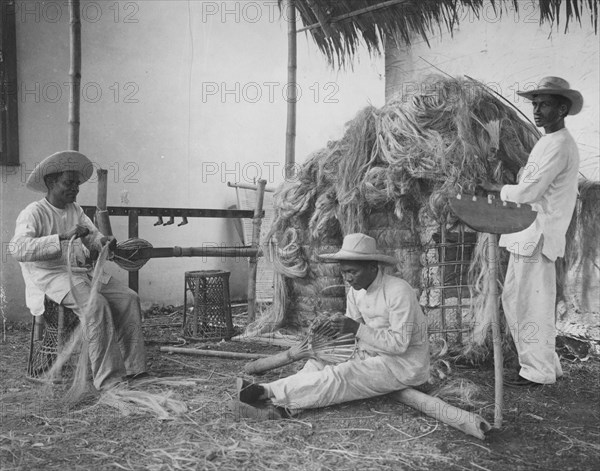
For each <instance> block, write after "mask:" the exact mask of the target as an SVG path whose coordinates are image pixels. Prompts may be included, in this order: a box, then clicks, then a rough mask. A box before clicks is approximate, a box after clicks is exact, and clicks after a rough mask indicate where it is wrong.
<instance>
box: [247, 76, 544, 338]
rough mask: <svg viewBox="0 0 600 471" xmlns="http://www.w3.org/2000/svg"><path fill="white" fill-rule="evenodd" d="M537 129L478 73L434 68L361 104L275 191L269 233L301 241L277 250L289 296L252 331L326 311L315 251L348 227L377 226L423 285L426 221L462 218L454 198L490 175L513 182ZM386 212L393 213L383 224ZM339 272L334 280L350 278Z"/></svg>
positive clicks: (475, 270)
mask: <svg viewBox="0 0 600 471" xmlns="http://www.w3.org/2000/svg"><path fill="white" fill-rule="evenodd" d="M538 137H539V134H538V132H537V130H536V129H535V128H534V127H533V126H531V125H530V124H529V123H526V122H524V121H522V120H521V119H520V118H519V116H518V114H517V112H516V111H515V109H514V108H512V107H510V106H508V105H507V104H506V103H504V102H502V101H500V100H499V99H498V98H497V97H496V96H495V95H493V94H491V93H490V92H489V91H487V90H486V89H485V88H483V87H482V86H481V85H480V84H479V83H478V82H476V81H473V80H465V79H459V78H456V79H454V78H447V77H440V76H432V77H429V78H428V79H427V80H426V81H425V82H424V83H423V84H422V86H421V91H420V92H419V93H417V94H415V95H412V96H398V97H396V98H393V99H392V100H390V101H389V102H388V103H387V104H386V105H385V106H383V107H382V108H379V109H377V108H375V107H373V106H368V107H366V108H364V109H363V110H361V111H359V113H358V114H357V115H356V117H355V118H354V119H353V120H352V121H350V122H349V123H347V126H346V131H345V133H344V135H343V137H342V138H341V139H340V140H338V141H330V142H328V143H327V146H326V147H325V148H323V149H321V150H319V151H317V152H315V153H313V154H312V155H311V156H309V157H308V159H307V160H306V162H305V163H304V165H303V166H302V168H301V170H300V172H299V173H298V175H297V178H295V179H293V180H288V181H286V182H284V183H283V184H282V185H281V186H280V187H279V188H278V190H277V191H276V193H275V195H274V206H275V213H276V215H275V219H274V222H273V225H272V227H271V230H270V233H269V236H268V239H269V240H270V242H271V244H273V246H275V247H278V248H283V247H288V246H289V248H290V249H293V250H284V251H282V250H272V251H271V257H272V258H273V259H274V265H275V269H276V270H277V272H278V273H279V274H280V275H281V276H282V278H281V279H280V280H279V281H278V283H279V284H282V283H283V284H285V290H281V291H282V292H283V291H285V293H286V296H285V297H283V296H280V297H278V298H276V299H275V303H274V306H272V308H271V309H270V310H267V311H266V312H265V313H264V314H263V316H262V318H259V319H258V320H257V322H256V323H255V324H253V325H251V326H250V329H249V330H251V331H254V332H259V331H261V330H262V331H264V330H267V329H268V330H274V328H277V327H282V326H289V325H294V324H295V323H297V319H295V316H300V317H302V316H306V315H312V316H313V317H315V316H317V315H319V314H321V313H322V312H323V311H324V310H325V309H323V307H322V304H323V303H322V301H321V296H322V293H320V292H316V291H315V288H314V286H315V285H317V281H316V280H317V279H318V278H319V275H318V274H316V273H315V271H316V265H315V264H316V263H317V262H316V260H318V258H315V257H314V256H313V255H314V254H315V253H316V252H317V249H318V248H319V247H321V246H323V245H328V246H337V247H339V246H340V245H341V242H342V238H343V236H344V235H345V234H349V233H353V232H364V233H367V234H369V233H370V231H372V234H373V236H374V237H375V238H376V239H377V243H378V246H379V247H382V248H383V250H384V251H385V252H386V253H389V254H391V255H396V256H397V257H399V259H398V261H399V265H398V266H397V267H396V269H397V270H400V271H401V274H402V276H404V277H408V279H409V280H410V281H411V282H412V283H415V281H416V280H418V279H419V277H418V276H415V272H416V271H417V270H419V269H420V268H421V267H420V262H419V260H420V257H418V256H414V255H412V254H413V253H415V252H416V253H418V252H419V251H421V252H422V251H423V249H422V247H419V244H420V243H423V242H424V241H423V237H422V234H423V233H424V232H425V228H426V225H428V224H429V225H431V222H434V223H435V224H446V225H447V227H452V226H453V225H454V224H455V223H456V222H457V221H456V218H455V217H454V216H453V215H452V214H451V213H450V211H449V208H448V202H447V201H448V197H450V196H452V197H453V196H454V195H456V194H457V193H464V194H475V192H476V187H477V185H478V183H480V182H481V181H482V180H490V181H494V182H502V183H514V182H515V181H516V176H517V172H518V170H519V168H520V167H521V166H523V165H524V164H525V162H526V160H527V156H528V154H529V152H530V150H531V149H532V147H533V145H534V144H535V142H536V141H537V139H538ZM386 214H387V216H386ZM373 215H377V216H375V219H377V220H379V223H377V221H374V218H373ZM388 217H391V218H393V221H390V223H389V225H388V227H387V228H386V227H381V226H382V225H383V224H382V223H381V221H385V219H386V218H388ZM382 218H383V219H382ZM291 230H293V232H290V231H291ZM292 235H293V236H292ZM425 242H427V241H425ZM408 252H410V253H408ZM321 253H322V252H321ZM476 259H477V260H478V262H477V263H479V262H481V260H482V259H483V257H476ZM407 264H409V265H411V266H407ZM400 265H402V266H400ZM480 272H481V265H480V264H479V265H477V264H476V265H474V266H473V267H472V275H473V276H474V279H477V277H478V274H479V273H480ZM336 279H337V282H335V279H333V280H331V281H332V285H339V284H342V283H343V281H342V279H341V276H339V275H338V277H337V278H336ZM309 286H311V287H312V288H311V289H312V291H311V289H309ZM298 287H300V288H301V289H299V288H298ZM414 287H415V288H416V289H418V290H421V289H423V286H414ZM280 289H281V288H280ZM298 291H302V293H298ZM481 295H482V294H481V293H477V292H475V293H474V296H481ZM284 299H285V302H286V304H285V305H284V306H281V305H278V301H280V300H281V301H282V300H284ZM343 299H344V298H340V300H341V301H342V302H343ZM307 300H311V303H309V302H307ZM342 308H343V306H342ZM342 311H343V309H342ZM477 314H478V313H475V315H477ZM303 325H306V324H303Z"/></svg>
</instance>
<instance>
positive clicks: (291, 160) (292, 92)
mask: <svg viewBox="0 0 600 471" xmlns="http://www.w3.org/2000/svg"><path fill="white" fill-rule="evenodd" d="M287 16H288V18H287V20H288V80H287V87H288V91H287V128H286V132H285V177H286V179H288V178H293V177H294V165H295V163H296V101H297V100H298V96H297V90H296V87H297V83H296V71H297V68H298V67H297V56H298V54H297V47H296V1H295V0H287Z"/></svg>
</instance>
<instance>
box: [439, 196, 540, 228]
mask: <svg viewBox="0 0 600 471" xmlns="http://www.w3.org/2000/svg"><path fill="white" fill-rule="evenodd" d="M449 202H450V208H451V209H452V211H453V212H454V214H456V216H457V217H458V218H459V219H460V220H461V221H463V222H464V223H465V224H466V225H467V226H469V227H470V228H471V229H474V230H476V231H479V232H487V233H489V234H510V233H513V232H519V231H522V230H523V229H526V228H528V227H529V226H530V225H531V224H533V221H535V218H536V216H537V212H535V211H533V210H532V209H531V206H530V205H528V204H516V203H511V202H509V201H501V200H499V199H495V198H483V197H478V196H468V195H457V196H456V198H450V201H449Z"/></svg>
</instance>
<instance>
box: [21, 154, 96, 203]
mask: <svg viewBox="0 0 600 471" xmlns="http://www.w3.org/2000/svg"><path fill="white" fill-rule="evenodd" d="M67 171H75V172H77V173H79V183H80V184H81V183H84V182H86V181H88V180H89V179H90V177H91V176H92V173H93V172H94V165H93V164H92V162H91V160H90V159H88V158H87V157H86V156H85V155H83V154H82V153H81V152H77V151H74V150H63V151H61V152H57V153H56V154H52V155H51V156H49V157H46V158H45V159H44V160H42V161H41V162H40V163H39V164H37V165H36V167H35V168H34V169H33V172H32V173H31V175H29V178H28V179H27V183H26V185H25V186H26V187H27V188H29V189H30V190H33V191H39V192H41V193H46V192H47V191H48V187H47V186H46V183H45V182H44V177H45V176H46V175H50V174H51V173H58V172H67Z"/></svg>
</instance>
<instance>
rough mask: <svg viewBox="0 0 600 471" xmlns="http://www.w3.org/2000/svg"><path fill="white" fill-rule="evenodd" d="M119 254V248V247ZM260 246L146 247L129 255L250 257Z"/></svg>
mask: <svg viewBox="0 0 600 471" xmlns="http://www.w3.org/2000/svg"><path fill="white" fill-rule="evenodd" d="M116 253H117V255H119V249H117V252H116ZM260 253H261V250H260V248H259V247H247V246H243V245H242V246H239V247H235V246H234V247H231V246H229V247H219V246H210V245H207V246H204V247H145V248H142V249H138V250H136V252H135V254H134V255H132V256H131V257H127V256H126V258H128V259H129V260H130V261H135V260H146V259H151V258H170V257H224V258H248V257H256V256H258V255H260Z"/></svg>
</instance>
